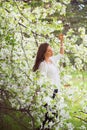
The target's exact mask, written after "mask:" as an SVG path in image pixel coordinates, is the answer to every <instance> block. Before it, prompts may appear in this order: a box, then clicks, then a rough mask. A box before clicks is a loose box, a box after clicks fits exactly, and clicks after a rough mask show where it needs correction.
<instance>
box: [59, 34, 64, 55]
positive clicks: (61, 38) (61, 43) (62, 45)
mask: <svg viewBox="0 0 87 130" xmlns="http://www.w3.org/2000/svg"><path fill="white" fill-rule="evenodd" d="M59 39H60V54H62V55H63V54H64V43H63V34H60V35H59Z"/></svg>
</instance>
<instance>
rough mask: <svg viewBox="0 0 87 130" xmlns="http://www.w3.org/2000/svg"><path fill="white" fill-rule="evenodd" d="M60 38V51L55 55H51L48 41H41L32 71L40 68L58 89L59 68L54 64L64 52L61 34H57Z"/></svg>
mask: <svg viewBox="0 0 87 130" xmlns="http://www.w3.org/2000/svg"><path fill="white" fill-rule="evenodd" d="M59 39H60V53H59V54H58V55H56V56H54V55H53V50H52V48H51V47H50V45H49V44H48V43H43V44H41V45H40V46H39V48H38V51H37V56H36V61H35V65H34V67H33V71H37V70H40V72H41V73H43V74H44V75H45V76H47V78H49V79H51V81H52V83H53V84H54V85H56V86H57V89H58V90H60V76H59V70H58V68H57V66H56V64H57V61H59V60H60V58H61V57H62V56H63V54H64V44H63V35H62V34H61V35H59Z"/></svg>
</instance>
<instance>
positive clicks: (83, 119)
mask: <svg viewBox="0 0 87 130" xmlns="http://www.w3.org/2000/svg"><path fill="white" fill-rule="evenodd" d="M73 117H75V118H77V119H79V120H82V121H84V122H86V123H87V121H86V120H85V119H83V118H81V117H79V116H73Z"/></svg>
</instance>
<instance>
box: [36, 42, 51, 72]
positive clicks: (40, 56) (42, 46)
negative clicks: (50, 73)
mask: <svg viewBox="0 0 87 130" xmlns="http://www.w3.org/2000/svg"><path fill="white" fill-rule="evenodd" d="M48 46H49V44H48V43H43V44H40V46H39V48H38V51H37V56H36V60H35V64H34V66H33V71H34V72H35V71H36V70H37V69H38V68H39V65H40V63H41V62H42V61H44V59H45V57H44V55H45V52H46V50H47V47H48Z"/></svg>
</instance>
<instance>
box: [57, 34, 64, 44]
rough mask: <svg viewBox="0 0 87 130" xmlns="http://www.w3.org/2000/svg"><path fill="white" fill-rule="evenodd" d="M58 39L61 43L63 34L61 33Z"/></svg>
mask: <svg viewBox="0 0 87 130" xmlns="http://www.w3.org/2000/svg"><path fill="white" fill-rule="evenodd" d="M58 38H59V40H60V41H61V42H63V39H64V37H63V34H62V33H61V34H59V36H58Z"/></svg>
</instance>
